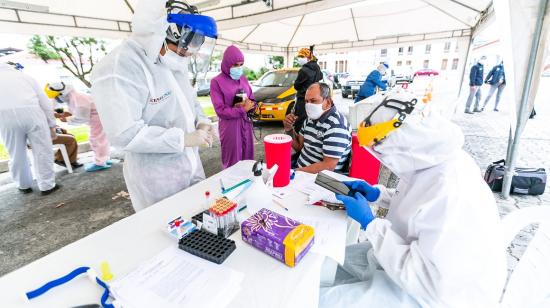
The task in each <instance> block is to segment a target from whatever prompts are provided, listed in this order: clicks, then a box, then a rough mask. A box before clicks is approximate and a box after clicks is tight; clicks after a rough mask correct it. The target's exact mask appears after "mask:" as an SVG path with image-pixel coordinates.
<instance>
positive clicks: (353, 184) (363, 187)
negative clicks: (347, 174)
mask: <svg viewBox="0 0 550 308" xmlns="http://www.w3.org/2000/svg"><path fill="white" fill-rule="evenodd" d="M343 183H344V184H345V185H346V186H347V187H349V188H350V190H351V191H350V196H354V195H355V193H356V192H360V193H362V194H363V196H365V198H367V201H369V202H374V201H376V200H378V197H380V189H378V188H376V187H372V186H371V185H370V184H369V183H367V182H365V181H344V182H343Z"/></svg>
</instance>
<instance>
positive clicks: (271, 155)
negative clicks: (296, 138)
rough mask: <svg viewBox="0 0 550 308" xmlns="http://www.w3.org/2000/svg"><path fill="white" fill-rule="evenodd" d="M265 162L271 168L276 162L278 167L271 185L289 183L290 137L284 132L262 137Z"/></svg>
mask: <svg viewBox="0 0 550 308" xmlns="http://www.w3.org/2000/svg"><path fill="white" fill-rule="evenodd" d="M264 149H265V162H266V164H267V168H269V169H271V167H273V165H275V164H277V166H279V169H277V172H276V173H275V177H274V178H273V187H285V186H287V185H288V183H290V156H291V154H292V138H291V137H290V136H288V135H285V134H272V135H267V136H265V138H264Z"/></svg>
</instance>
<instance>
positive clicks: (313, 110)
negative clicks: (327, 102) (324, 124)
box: [306, 103, 325, 120]
mask: <svg viewBox="0 0 550 308" xmlns="http://www.w3.org/2000/svg"><path fill="white" fill-rule="evenodd" d="M324 112H325V111H324V110H323V104H313V103H306V114H307V117H308V118H310V119H312V120H317V119H319V118H320V117H321V116H322V115H323V113H324Z"/></svg>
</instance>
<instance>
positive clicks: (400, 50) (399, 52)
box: [397, 47, 404, 56]
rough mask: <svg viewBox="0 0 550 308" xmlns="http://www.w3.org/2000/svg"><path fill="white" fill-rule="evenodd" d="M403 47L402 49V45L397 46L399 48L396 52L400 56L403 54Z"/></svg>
mask: <svg viewBox="0 0 550 308" xmlns="http://www.w3.org/2000/svg"><path fill="white" fill-rule="evenodd" d="M403 49H404V48H403V47H399V48H398V49H397V54H398V55H400V56H402V55H403Z"/></svg>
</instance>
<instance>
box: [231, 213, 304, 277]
mask: <svg viewBox="0 0 550 308" xmlns="http://www.w3.org/2000/svg"><path fill="white" fill-rule="evenodd" d="M241 232H242V237H243V241H245V242H247V243H249V244H250V245H252V246H254V247H256V248H258V249H259V250H261V251H263V252H265V253H267V254H268V255H270V256H272V257H273V258H275V259H277V260H279V261H281V262H283V263H285V264H286V265H288V266H290V267H294V266H295V265H296V264H298V262H300V260H301V259H302V258H303V257H304V256H305V254H306V253H307V252H308V251H309V249H310V248H311V246H312V245H313V240H314V230H313V227H311V226H307V225H304V224H301V223H299V222H297V221H295V220H293V219H290V218H288V217H285V216H283V215H279V214H277V213H275V212H272V211H270V210H268V209H261V210H260V211H258V212H257V213H256V214H254V215H252V216H250V217H249V218H248V219H247V220H245V221H243V223H242V224H241Z"/></svg>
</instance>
